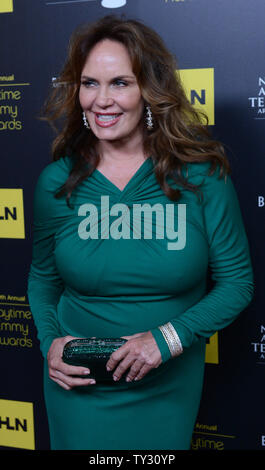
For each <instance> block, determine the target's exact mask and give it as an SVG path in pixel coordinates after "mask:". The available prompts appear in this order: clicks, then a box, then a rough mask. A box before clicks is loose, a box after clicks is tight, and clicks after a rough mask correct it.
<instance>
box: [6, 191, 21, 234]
mask: <svg viewBox="0 0 265 470" xmlns="http://www.w3.org/2000/svg"><path fill="white" fill-rule="evenodd" d="M0 238H25V227H24V208H23V190H22V189H0Z"/></svg>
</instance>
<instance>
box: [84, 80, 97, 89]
mask: <svg viewBox="0 0 265 470" xmlns="http://www.w3.org/2000/svg"><path fill="white" fill-rule="evenodd" d="M81 85H83V86H85V87H87V88H89V87H91V86H95V85H96V82H94V81H93V80H83V81H82V82H81Z"/></svg>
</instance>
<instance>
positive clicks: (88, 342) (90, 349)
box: [62, 338, 127, 383]
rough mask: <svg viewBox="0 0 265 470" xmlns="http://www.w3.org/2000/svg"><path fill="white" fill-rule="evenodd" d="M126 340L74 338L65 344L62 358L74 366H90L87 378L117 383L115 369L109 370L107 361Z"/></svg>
mask: <svg viewBox="0 0 265 470" xmlns="http://www.w3.org/2000/svg"><path fill="white" fill-rule="evenodd" d="M126 341H127V340H126V339H123V338H81V339H74V340H71V341H69V342H68V343H66V345H65V346H64V350H63V357H62V359H63V361H64V362H66V363H67V364H70V365H73V366H83V367H88V368H89V369H90V374H89V375H86V378H93V379H95V380H96V382H109V381H112V382H113V383H116V382H114V380H113V371H109V372H108V371H107V369H106V363H107V362H108V359H109V358H110V356H111V354H112V353H113V352H114V351H116V349H118V348H120V347H121V346H122V345H123V344H124V343H126ZM122 377H123V376H122ZM122 377H121V379H120V380H122Z"/></svg>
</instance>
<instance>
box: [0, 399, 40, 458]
mask: <svg viewBox="0 0 265 470" xmlns="http://www.w3.org/2000/svg"><path fill="white" fill-rule="evenodd" d="M0 446H4V447H14V448H18V449H30V450H34V449H35V436H34V418H33V403H29V402H23V401H11V400H0Z"/></svg>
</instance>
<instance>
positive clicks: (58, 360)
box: [47, 336, 96, 390]
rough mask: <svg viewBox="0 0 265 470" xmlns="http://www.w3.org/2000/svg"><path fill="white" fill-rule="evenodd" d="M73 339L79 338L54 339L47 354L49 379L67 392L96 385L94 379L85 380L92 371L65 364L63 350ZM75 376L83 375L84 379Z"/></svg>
mask: <svg viewBox="0 0 265 470" xmlns="http://www.w3.org/2000/svg"><path fill="white" fill-rule="evenodd" d="M72 339H77V338H75V337H73V336H64V337H62V338H56V339H54V340H53V342H52V344H51V346H50V349H49V351H48V354H47V360H48V367H49V377H50V378H51V379H52V380H54V382H56V383H57V384H58V385H60V386H61V387H63V388H64V389H65V390H71V389H72V388H73V387H77V386H78V387H80V386H82V385H90V384H91V385H92V384H94V383H96V382H95V380H94V379H91V378H89V379H87V378H85V377H86V375H87V374H90V370H89V369H87V368H86V367H78V366H71V365H69V364H66V363H65V362H63V360H62V355H63V348H64V346H65V344H66V343H67V342H68V341H71V340H72ZM75 375H83V376H84V378H83V379H82V378H79V377H75Z"/></svg>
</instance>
